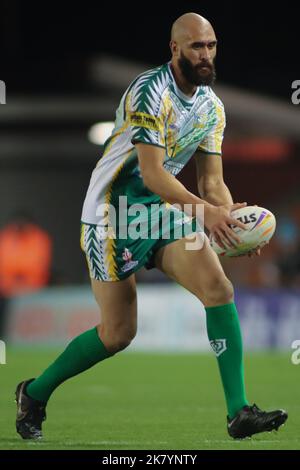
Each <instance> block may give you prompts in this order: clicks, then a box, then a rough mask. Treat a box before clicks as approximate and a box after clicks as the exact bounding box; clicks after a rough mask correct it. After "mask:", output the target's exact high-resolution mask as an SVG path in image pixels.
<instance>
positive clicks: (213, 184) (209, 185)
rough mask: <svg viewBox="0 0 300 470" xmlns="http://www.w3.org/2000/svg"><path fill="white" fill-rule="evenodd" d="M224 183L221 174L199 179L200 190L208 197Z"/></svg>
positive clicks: (203, 195)
mask: <svg viewBox="0 0 300 470" xmlns="http://www.w3.org/2000/svg"><path fill="white" fill-rule="evenodd" d="M224 184H225V183H224V180H223V178H222V177H221V176H217V177H203V178H201V179H200V181H199V185H198V186H199V192H200V194H201V196H202V197H207V196H209V195H210V194H212V193H214V192H215V191H216V190H218V188H220V187H221V186H222V185H224Z"/></svg>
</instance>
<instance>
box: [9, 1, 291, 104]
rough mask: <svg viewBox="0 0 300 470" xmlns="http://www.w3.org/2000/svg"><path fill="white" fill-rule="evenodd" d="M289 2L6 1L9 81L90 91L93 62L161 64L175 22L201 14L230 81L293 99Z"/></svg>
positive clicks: (17, 87)
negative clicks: (99, 57)
mask: <svg viewBox="0 0 300 470" xmlns="http://www.w3.org/2000/svg"><path fill="white" fill-rule="evenodd" d="M288 3H289V6H288V8H283V7H282V4H281V3H278V4H277V3H275V2H265V1H260V2H259V1H252V2H235V1H226V2H212V1H201V2H200V1H197V2H196V1H182V2H176V3H174V2H153V1H152V2H122V4H121V5H120V4H119V3H116V2H111V3H110V5H109V4H108V3H107V2H105V3H104V2H100V1H98V2H90V1H87V2H78V3H76V2H68V1H61V2H57V1H52V2H49V1H44V2H30V1H26V2H25V1H20V0H19V1H17V0H2V1H1V2H0V4H1V16H0V31H1V33H0V34H1V77H2V80H5V81H7V82H8V83H9V84H10V90H11V91H19V92H22V91H32V90H34V91H36V92H37V91H44V90H47V91H49V92H56V91H57V90H63V91H65V92H71V91H74V90H76V91H78V89H81V90H86V89H88V84H87V82H86V81H85V67H84V64H85V63H86V61H87V59H88V58H89V57H92V56H93V55H95V54H99V53H103V52H106V53H111V54H114V55H117V56H123V57H125V58H128V59H135V60H139V61H142V62H143V63H150V64H153V65H159V64H160V63H163V62H165V61H167V60H168V59H169V56H170V54H169V47H168V42H169V34H170V28H171V25H172V22H173V21H174V20H175V19H176V18H177V17H178V16H180V15H181V14H183V13H186V12H189V11H194V12H197V13H200V14H201V15H203V16H205V17H206V18H208V19H209V20H210V21H211V23H212V25H213V26H214V28H215V31H216V34H217V37H218V40H219V50H218V62H217V71H218V76H219V78H220V79H221V80H222V82H224V83H230V84H232V85H236V86H240V87H243V88H248V89H252V90H253V89H254V90H258V91H260V92H263V93H266V94H269V95H276V96H281V97H283V98H286V99H289V96H290V84H291V82H292V81H293V80H295V77H296V76H297V72H298V69H299V67H298V60H297V58H299V51H298V44H299V36H298V28H299V9H298V10H297V7H296V3H294V2H288ZM78 64H81V65H82V68H81V72H80V73H78V70H77V73H76V74H74V67H75V68H78Z"/></svg>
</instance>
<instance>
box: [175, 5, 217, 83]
mask: <svg viewBox="0 0 300 470" xmlns="http://www.w3.org/2000/svg"><path fill="white" fill-rule="evenodd" d="M170 48H171V51H172V67H173V70H174V73H175V76H176V77H177V80H178V81H180V82H181V83H182V86H186V87H187V88H189V85H191V86H192V87H194V86H196V85H197V86H199V85H211V84H212V83H213V82H214V79H215V58H216V53H217V39H216V35H215V32H214V30H213V27H212V25H211V24H210V22H209V21H208V20H207V19H205V18H203V16H200V15H198V14H197V13H185V14H184V15H182V16H180V17H179V18H178V19H177V20H176V21H175V22H174V24H173V26H172V31H171V41H170Z"/></svg>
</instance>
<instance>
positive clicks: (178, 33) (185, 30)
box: [171, 13, 214, 44]
mask: <svg viewBox="0 0 300 470" xmlns="http://www.w3.org/2000/svg"><path fill="white" fill-rule="evenodd" d="M199 32H203V33H208V32H210V33H213V35H214V30H213V28H212V26H211V24H210V22H209V21H208V20H207V19H205V18H203V16H200V15H198V14H197V13H185V14H184V15H182V16H180V17H179V18H177V20H176V21H174V23H173V25H172V30H171V41H176V42H177V43H178V44H181V43H182V42H183V41H185V40H188V39H189V38H190V37H192V36H194V35H195V34H197V33H199Z"/></svg>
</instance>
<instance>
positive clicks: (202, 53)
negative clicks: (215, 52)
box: [200, 46, 210, 60]
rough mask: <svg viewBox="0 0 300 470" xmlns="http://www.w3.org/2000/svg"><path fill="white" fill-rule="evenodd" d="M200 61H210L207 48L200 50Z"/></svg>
mask: <svg viewBox="0 0 300 470" xmlns="http://www.w3.org/2000/svg"><path fill="white" fill-rule="evenodd" d="M200 59H202V60H203V59H206V60H209V59H210V51H209V49H208V47H207V46H204V47H201V49H200Z"/></svg>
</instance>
